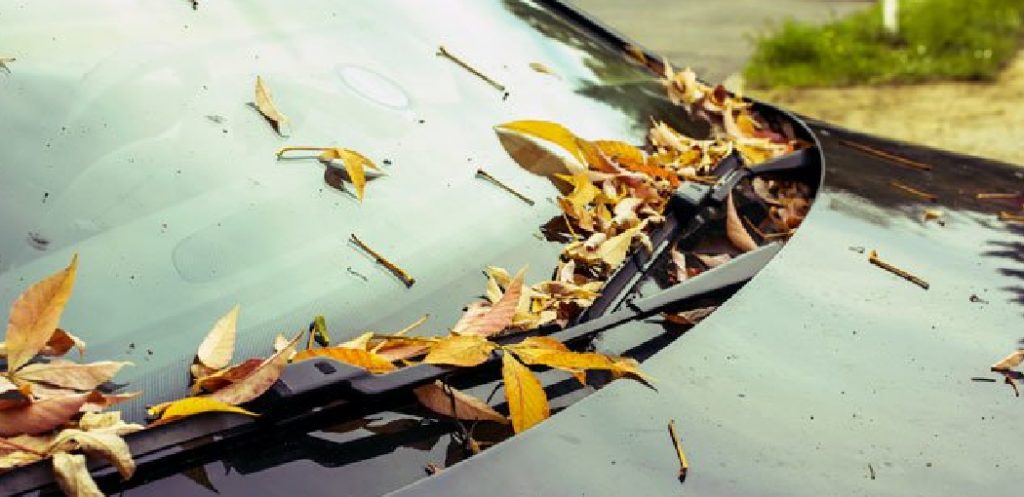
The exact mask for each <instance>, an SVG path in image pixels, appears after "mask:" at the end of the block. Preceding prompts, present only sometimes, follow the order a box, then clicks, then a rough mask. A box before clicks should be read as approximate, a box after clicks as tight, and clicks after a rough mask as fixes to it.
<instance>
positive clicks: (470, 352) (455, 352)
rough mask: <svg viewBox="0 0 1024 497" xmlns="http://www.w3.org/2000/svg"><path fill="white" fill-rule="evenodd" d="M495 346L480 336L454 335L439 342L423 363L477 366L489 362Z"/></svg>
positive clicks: (431, 349)
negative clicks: (488, 358)
mask: <svg viewBox="0 0 1024 497" xmlns="http://www.w3.org/2000/svg"><path fill="white" fill-rule="evenodd" d="M495 347H497V345H495V344H494V343H491V342H490V341H488V340H487V339H486V338H484V337H482V336H479V335H453V336H448V337H444V338H442V339H441V340H438V341H437V343H435V344H434V346H433V347H431V348H430V352H429V353H427V357H426V358H424V359H423V362H425V363H427V364H447V365H450V366H464V367H468V366H476V365H477V364H480V363H482V362H484V361H486V360H487V357H488V356H490V354H491V352H493V351H494V349H495Z"/></svg>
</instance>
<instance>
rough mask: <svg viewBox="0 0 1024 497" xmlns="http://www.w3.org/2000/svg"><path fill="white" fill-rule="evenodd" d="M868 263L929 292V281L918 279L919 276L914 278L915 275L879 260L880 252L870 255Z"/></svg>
mask: <svg viewBox="0 0 1024 497" xmlns="http://www.w3.org/2000/svg"><path fill="white" fill-rule="evenodd" d="M868 262H870V263H871V264H874V265H875V266H878V267H880V268H882V269H884V270H886V271H889V272H890V273H892V274H895V275H896V276H899V277H900V278H903V279H905V280H907V281H909V282H911V283H913V284H915V285H917V286H919V287H921V288H924V289H925V290H927V289H928V287H929V285H928V282H927V281H925V280H923V279H921V278H918V277H917V276H914V275H913V274H910V273H908V272H907V271H904V270H902V269H900V268H898V267H896V266H893V265H892V264H889V263H888V262H885V261H883V260H881V259H879V258H878V252H876V251H874V250H872V251H871V252H869V253H868Z"/></svg>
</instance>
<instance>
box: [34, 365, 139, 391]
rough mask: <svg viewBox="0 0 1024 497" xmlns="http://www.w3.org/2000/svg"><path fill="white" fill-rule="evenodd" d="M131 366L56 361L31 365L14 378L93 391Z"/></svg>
mask: <svg viewBox="0 0 1024 497" xmlns="http://www.w3.org/2000/svg"><path fill="white" fill-rule="evenodd" d="M131 364H132V363H130V362H116V361H100V362H94V363H91V364H78V363H74V362H70V361H60V360H55V361H52V362H49V363H39V364H29V365H27V366H25V367H23V368H21V369H20V370H18V371H17V372H16V373H14V376H15V377H16V378H18V379H21V380H24V381H31V382H40V383H46V384H49V385H53V386H57V387H61V388H71V389H74V390H92V389H94V388H96V387H98V386H99V385H101V384H103V383H106V382H108V381H110V379H111V378H113V377H114V375H116V374H117V372H118V371H120V370H121V368H123V367H125V366H130V365H131Z"/></svg>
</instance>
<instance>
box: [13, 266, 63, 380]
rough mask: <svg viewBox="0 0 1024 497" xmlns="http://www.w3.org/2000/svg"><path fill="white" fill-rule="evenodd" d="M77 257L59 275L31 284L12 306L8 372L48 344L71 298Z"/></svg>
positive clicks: (25, 361) (14, 369) (18, 366)
mask: <svg viewBox="0 0 1024 497" xmlns="http://www.w3.org/2000/svg"><path fill="white" fill-rule="evenodd" d="M77 271H78V255H75V256H74V257H73V258H72V259H71V264H70V265H68V267H66V268H64V269H63V270H61V271H59V272H58V273H56V274H54V275H52V276H50V277H48V278H46V279H44V280H42V281H40V282H38V283H36V284H34V285H32V286H31V287H29V289H28V290H26V291H25V293H22V294H21V296H19V297H18V299H17V300H15V301H14V304H13V305H12V306H11V313H10V318H9V321H8V324H7V336H6V340H5V343H6V345H7V370H8V371H17V370H18V368H20V367H21V366H23V365H24V364H25V363H27V362H28V361H29V360H31V359H32V357H34V356H35V355H36V354H38V353H39V351H40V350H42V348H43V347H44V346H45V345H46V343H47V342H48V341H50V337H51V336H53V333H54V330H56V329H57V326H58V324H59V323H60V316H61V313H63V312H64V305H65V304H67V301H68V298H70V297H71V290H72V289H73V288H74V286H75V274H76V273H77Z"/></svg>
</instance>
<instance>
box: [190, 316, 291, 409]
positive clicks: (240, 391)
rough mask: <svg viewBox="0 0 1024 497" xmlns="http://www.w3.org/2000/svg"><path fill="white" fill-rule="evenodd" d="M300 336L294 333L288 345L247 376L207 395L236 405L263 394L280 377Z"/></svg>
mask: <svg viewBox="0 0 1024 497" xmlns="http://www.w3.org/2000/svg"><path fill="white" fill-rule="evenodd" d="M301 338H302V334H301V333H300V334H298V335H296V336H295V338H294V339H292V341H291V342H289V344H288V347H285V348H284V349H283V350H281V351H279V352H276V353H275V354H274V355H272V356H270V357H268V358H267V359H266V360H264V361H263V363H262V364H260V365H259V367H257V368H255V369H253V371H252V373H250V374H249V375H248V376H245V377H244V378H242V379H240V380H238V381H236V382H234V383H231V384H230V385H227V386H225V387H223V388H221V389H220V390H217V391H216V392H213V393H211V394H209V395H208V397H210V398H212V399H216V400H219V401H221V402H224V403H226V404H231V405H238V404H244V403H246V402H249V401H250V400H253V399H255V398H256V397H259V396H260V395H263V392H266V391H267V390H269V389H270V387H271V386H273V385H274V382H276V381H277V379H278V378H280V377H281V372H283V371H284V368H285V367H287V366H288V358H289V357H291V353H292V352H293V351H294V350H295V344H296V343H298V341H299V339H301Z"/></svg>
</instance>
